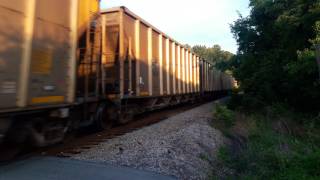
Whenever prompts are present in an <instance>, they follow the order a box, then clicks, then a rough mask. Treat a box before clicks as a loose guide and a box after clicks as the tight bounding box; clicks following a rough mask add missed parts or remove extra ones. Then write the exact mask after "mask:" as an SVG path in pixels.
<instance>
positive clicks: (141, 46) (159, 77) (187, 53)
mask: <svg viewBox="0 0 320 180" xmlns="http://www.w3.org/2000/svg"><path fill="white" fill-rule="evenodd" d="M101 24H102V63H103V65H102V67H103V68H102V69H103V70H102V71H103V73H104V75H103V76H102V77H103V82H104V86H103V91H104V92H105V93H106V94H108V98H109V99H110V101H111V102H112V103H111V104H109V107H110V108H111V107H113V108H115V109H117V110H116V111H117V112H119V115H120V117H119V119H120V121H123V122H126V121H127V120H129V119H130V117H131V116H132V115H133V114H136V113H141V112H144V111H147V110H153V109H157V108H161V107H165V106H168V105H175V104H179V103H182V102H192V101H195V100H196V99H198V98H199V97H200V96H208V97H213V96H216V95H221V92H224V91H225V90H227V89H226V88H229V86H232V85H231V82H228V80H227V79H226V78H225V77H224V76H222V73H220V72H218V71H217V70H215V69H214V68H213V65H212V64H210V63H209V62H207V61H205V60H203V59H201V58H200V57H199V56H197V55H196V54H194V53H193V52H191V50H190V49H188V48H186V47H184V45H182V44H180V43H178V42H177V41H175V40H174V39H172V38H170V37H169V36H167V35H166V34H164V33H163V32H161V31H160V30H158V29H157V28H155V27H154V26H152V25H151V24H149V23H148V22H146V21H145V20H143V19H142V18H140V17H139V16H137V15H135V14H134V13H132V12H131V11H130V10H128V9H127V8H125V7H117V8H112V9H107V10H103V11H102V13H101Z"/></svg>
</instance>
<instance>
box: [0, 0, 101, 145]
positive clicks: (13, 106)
mask: <svg viewBox="0 0 320 180" xmlns="http://www.w3.org/2000/svg"><path fill="white" fill-rule="evenodd" d="M98 15H99V1H98V0H54V1H53V0H0V27H1V30H0V39H1V48H0V141H1V139H3V137H4V135H5V134H6V132H8V131H9V133H10V134H12V135H13V136H12V137H16V136H18V137H17V138H16V139H19V140H22V139H25V138H26V137H28V136H29V134H32V135H31V136H32V137H33V140H35V141H37V143H42V144H46V140H48V141H50V142H56V141H57V140H59V139H61V137H59V138H57V136H54V137H55V138H56V139H52V138H50V137H51V135H50V133H54V131H55V132H60V134H63V133H62V131H65V130H66V122H67V121H66V118H67V117H69V108H70V106H72V105H74V104H76V103H77V97H76V94H77V93H78V90H77V89H78V88H76V84H77V82H76V81H77V78H76V77H77V76H76V74H77V71H79V70H77V64H79V63H81V62H83V61H84V60H82V61H81V62H79V61H80V60H81V59H85V58H84V57H83V58H81V57H79V56H80V55H79V54H81V53H85V56H86V57H91V56H93V54H94V53H92V52H93V51H91V49H92V48H91V44H92V43H93V40H92V38H91V39H90V36H89V35H88V34H89V33H90V30H89V29H92V28H91V26H92V25H91V22H92V21H93V18H94V16H98ZM78 47H79V48H78ZM77 52H78V53H77ZM80 52H81V53H80ZM77 55H78V58H77ZM77 60H78V61H77ZM80 71H81V70H80ZM87 72H89V70H88V68H87V70H86V73H87ZM86 73H82V74H83V77H84V78H82V79H85V77H86ZM78 74H80V73H79V72H78ZM87 74H88V73H87ZM80 89H81V88H80ZM80 93H81V91H80ZM82 94H83V96H85V95H86V94H85V93H82ZM48 119H60V120H61V121H59V120H55V121H54V122H47V121H46V120H48ZM47 124H48V125H49V124H52V125H53V126H52V127H54V128H51V127H46V126H47ZM46 130H47V131H46ZM27 131H28V132H27ZM42 132H43V133H42ZM41 133H42V134H41ZM55 134H57V133H55ZM49 139H50V140H49Z"/></svg>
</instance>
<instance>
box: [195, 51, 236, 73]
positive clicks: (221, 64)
mask: <svg viewBox="0 0 320 180" xmlns="http://www.w3.org/2000/svg"><path fill="white" fill-rule="evenodd" d="M192 51H193V52H195V53H196V54H198V55H199V56H200V57H201V58H204V59H206V60H208V61H209V62H212V63H213V64H215V65H216V68H218V69H220V70H222V71H226V70H228V69H229V62H230V60H231V59H232V57H233V56H234V54H232V53H230V52H228V51H224V50H222V49H221V47H220V46H219V45H213V46H212V47H206V46H201V45H196V46H193V47H192Z"/></svg>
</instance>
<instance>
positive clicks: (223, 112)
mask: <svg viewBox="0 0 320 180" xmlns="http://www.w3.org/2000/svg"><path fill="white" fill-rule="evenodd" d="M214 119H215V120H217V121H219V122H222V123H223V125H224V127H226V128H230V127H232V126H233V125H234V123H235V113H234V112H233V111H232V110H230V109H228V108H227V107H226V106H224V105H220V104H217V105H216V106H215V109H214Z"/></svg>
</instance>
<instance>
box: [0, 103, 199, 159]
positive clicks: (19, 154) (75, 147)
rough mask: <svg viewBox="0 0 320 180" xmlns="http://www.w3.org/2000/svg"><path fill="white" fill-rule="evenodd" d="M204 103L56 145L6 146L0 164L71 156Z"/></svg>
mask: <svg viewBox="0 0 320 180" xmlns="http://www.w3.org/2000/svg"><path fill="white" fill-rule="evenodd" d="M201 104H203V103H195V104H184V105H179V106H176V107H168V108H165V109H162V110H156V111H153V112H147V113H145V114H142V115H140V116H137V117H135V118H134V120H133V121H131V122H129V123H127V124H125V125H121V126H116V127H113V128H112V129H110V130H106V131H102V132H93V131H91V132H90V129H88V130H85V131H80V132H79V133H76V134H69V135H68V136H67V137H66V139H65V141H64V142H63V143H61V144H57V145H54V146H50V147H46V148H40V149H32V148H31V149H30V148H21V147H13V146H9V147H5V148H3V149H2V151H1V150H0V165H5V164H9V163H11V162H15V161H18V160H21V159H28V158H30V157H35V156H56V157H70V156H72V155H75V154H79V153H81V152H83V151H84V150H87V149H90V148H92V147H94V146H97V145H99V144H100V143H102V142H105V141H107V140H110V139H112V138H115V137H118V136H121V135H124V134H126V133H129V132H132V131H135V130H138V129H141V128H143V127H147V126H150V125H153V124H156V123H158V122H160V121H163V120H165V119H167V118H169V117H171V116H174V115H176V114H179V113H182V112H184V111H186V110H189V109H192V108H195V107H197V106H199V105H201Z"/></svg>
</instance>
